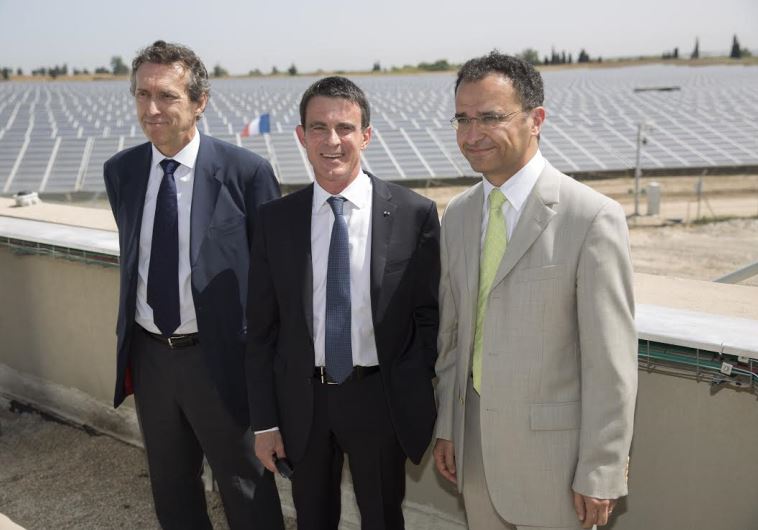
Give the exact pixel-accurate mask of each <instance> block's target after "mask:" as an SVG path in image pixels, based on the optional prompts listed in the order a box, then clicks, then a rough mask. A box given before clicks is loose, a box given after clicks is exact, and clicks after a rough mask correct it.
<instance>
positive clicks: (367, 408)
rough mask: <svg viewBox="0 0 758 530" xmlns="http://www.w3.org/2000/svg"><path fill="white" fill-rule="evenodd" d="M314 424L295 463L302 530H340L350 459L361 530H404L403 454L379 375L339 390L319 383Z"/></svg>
mask: <svg viewBox="0 0 758 530" xmlns="http://www.w3.org/2000/svg"><path fill="white" fill-rule="evenodd" d="M313 386H314V406H313V409H314V410H313V424H312V427H311V432H310V434H309V437H308V445H307V448H306V450H305V455H304V456H303V458H302V459H301V460H300V461H299V462H297V463H296V464H295V472H294V475H293V477H292V499H293V501H294V503H295V509H296V510H297V527H298V530H337V527H338V525H339V520H340V511H341V504H340V484H341V481H342V465H343V460H344V456H345V455H347V458H348V462H349V465H350V473H351V476H352V479H353V489H354V491H355V497H356V500H357V502H358V509H359V511H360V514H361V529H362V530H402V529H403V528H404V520H403V510H402V503H403V499H404V498H405V460H406V457H405V453H403V450H402V449H401V447H400V444H399V442H398V441H397V436H396V435H395V429H394V428H393V425H392V421H391V419H390V415H389V408H388V407H387V402H386V399H385V395H384V388H383V386H382V380H381V376H380V373H379V372H377V373H375V374H372V375H370V376H368V377H366V378H365V379H362V380H358V381H347V382H345V383H342V384H341V385H327V384H322V383H320V382H318V381H316V380H315V379H314V380H313Z"/></svg>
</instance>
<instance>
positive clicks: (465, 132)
mask: <svg viewBox="0 0 758 530" xmlns="http://www.w3.org/2000/svg"><path fill="white" fill-rule="evenodd" d="M483 129H484V127H483V126H482V124H481V123H480V122H479V120H472V121H471V122H469V124H468V125H466V126H465V127H459V128H458V138H459V139H460V140H463V142H464V143H467V144H475V143H476V142H478V141H479V140H481V138H482V137H483V136H484V134H483Z"/></svg>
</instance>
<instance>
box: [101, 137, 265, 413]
mask: <svg viewBox="0 0 758 530" xmlns="http://www.w3.org/2000/svg"><path fill="white" fill-rule="evenodd" d="M150 145H151V144H150V143H149V142H148V143H145V144H142V145H138V146H136V147H133V148H131V149H126V150H124V151H121V152H120V153H117V154H116V155H114V156H113V157H112V158H110V159H109V160H108V161H107V162H106V163H105V165H104V175H105V188H106V191H107V193H108V199H109V200H110V204H111V209H112V210H113V215H114V217H115V219H116V224H117V225H118V233H119V245H120V249H121V284H120V299H119V308H118V322H117V326H116V334H117V337H118V346H117V351H118V361H117V372H116V390H115V394H114V399H113V404H114V406H115V407H118V406H119V405H120V404H121V403H122V402H123V400H124V399H125V398H126V396H128V395H129V394H130V393H131V382H130V378H131V376H130V360H129V351H130V344H131V339H132V335H133V333H134V330H135V324H134V316H135V308H136V299H137V276H138V274H137V264H138V257H139V256H138V254H139V237H140V229H141V227H142V211H143V209H144V204H145V192H146V190H147V181H148V177H149V175H150V162H151V160H152V150H151V146H150ZM276 197H279V184H278V183H277V181H276V177H275V176H274V172H273V170H272V169H271V165H270V164H269V163H268V162H267V161H266V160H264V159H263V158H261V157H260V156H258V155H256V154H254V153H252V152H251V151H249V150H246V149H242V148H239V147H237V146H234V145H232V144H229V143H227V142H223V141H221V140H217V139H215V138H212V137H210V136H205V135H202V134H201V135H200V148H199V151H198V155H197V163H196V165H195V176H194V185H193V196H192V209H191V216H190V265H191V270H192V272H191V279H192V282H191V283H192V297H193V300H194V305H195V311H196V314H197V325H198V332H199V334H200V345H201V347H202V349H203V352H204V354H205V358H206V362H207V365H208V369H209V371H210V373H211V375H212V377H213V379H214V381H215V382H216V384H217V386H218V388H219V391H220V393H221V396H222V398H223V399H224V401H225V402H226V404H227V406H229V408H230V411H231V412H232V413H233V414H234V415H235V417H237V418H240V419H242V418H245V416H246V415H247V414H248V412H247V392H246V386H245V378H244V356H245V339H246V324H245V322H246V318H245V315H246V310H245V307H246V302H247V282H248V268H249V249H250V243H251V242H252V237H253V231H254V228H255V225H254V223H255V218H256V212H257V209H258V207H259V206H260V205H261V204H262V203H264V202H267V201H269V200H271V199H274V198H276ZM245 421H247V418H245Z"/></svg>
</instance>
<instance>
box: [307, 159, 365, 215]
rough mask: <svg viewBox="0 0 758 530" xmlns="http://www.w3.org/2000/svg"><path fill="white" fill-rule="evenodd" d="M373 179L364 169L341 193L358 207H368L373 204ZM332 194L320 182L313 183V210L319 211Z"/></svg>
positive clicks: (341, 195)
mask: <svg viewBox="0 0 758 530" xmlns="http://www.w3.org/2000/svg"><path fill="white" fill-rule="evenodd" d="M371 191H372V187H371V179H370V178H369V177H368V175H366V173H364V172H363V171H362V170H361V171H360V172H359V173H358V176H357V177H355V180H353V181H352V182H351V183H350V184H348V186H347V187H346V188H345V189H344V190H342V191H341V192H340V193H339V196H340V197H344V198H345V199H347V201H348V202H349V203H350V204H352V205H353V206H354V207H355V208H357V209H359V210H360V209H362V208H366V207H368V206H369V205H370V204H371ZM331 196H332V194H331V193H329V192H328V191H326V190H325V189H324V188H322V187H321V186H320V185H319V183H318V182H314V183H313V212H314V213H315V212H317V211H319V210H320V209H321V208H322V207H323V206H324V204H326V200H327V199H328V198H329V197H331Z"/></svg>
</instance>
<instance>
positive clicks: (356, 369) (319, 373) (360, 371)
mask: <svg viewBox="0 0 758 530" xmlns="http://www.w3.org/2000/svg"><path fill="white" fill-rule="evenodd" d="M378 371H379V366H378V365H375V366H353V371H352V372H350V375H349V376H347V379H345V380H344V381H343V383H347V382H348V381H358V380H360V379H363V378H365V377H368V376H370V375H371V374H375V373H376V372H378ZM313 378H314V379H315V380H316V381H318V382H319V383H322V384H325V385H338V384H339V383H337V381H335V380H334V379H332V377H331V376H330V375H329V374H327V373H326V368H325V367H324V366H317V367H316V369H315V370H314V371H313Z"/></svg>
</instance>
